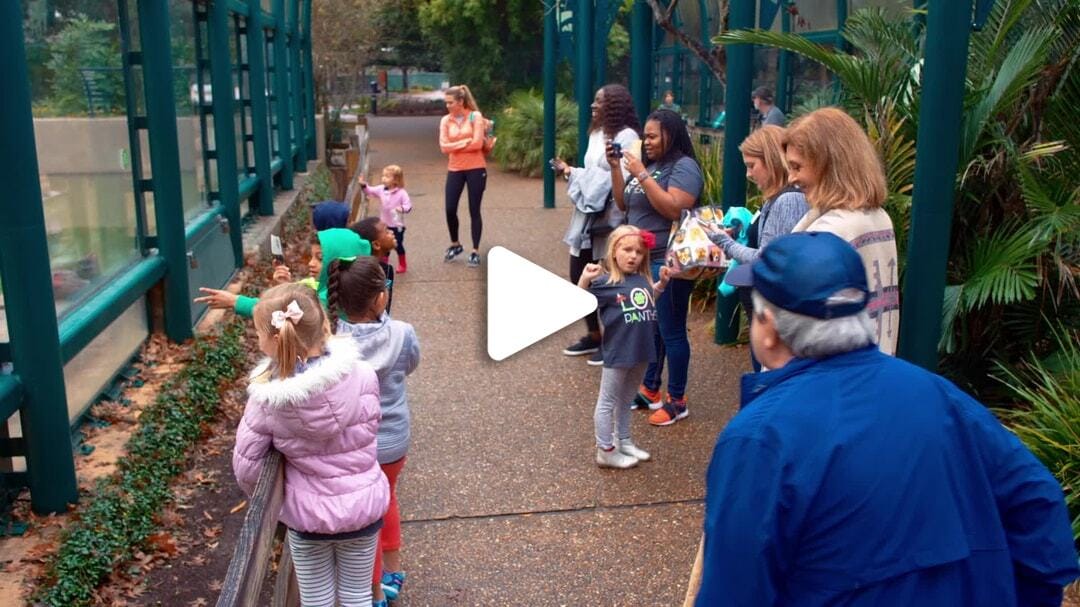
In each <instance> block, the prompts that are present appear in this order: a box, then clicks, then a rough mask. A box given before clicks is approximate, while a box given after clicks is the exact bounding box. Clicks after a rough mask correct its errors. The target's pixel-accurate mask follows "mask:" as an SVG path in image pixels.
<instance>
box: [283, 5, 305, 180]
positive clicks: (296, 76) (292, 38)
mask: <svg viewBox="0 0 1080 607" xmlns="http://www.w3.org/2000/svg"><path fill="white" fill-rule="evenodd" d="M285 2H286V3H287V5H288V7H289V9H288V10H289V23H291V24H292V27H291V28H289V34H290V35H289V62H290V66H291V67H292V69H291V70H289V72H290V73H289V79H290V81H291V84H290V86H289V90H291V91H292V108H291V109H292V121H293V122H292V123H293V127H294V128H293V141H292V143H293V145H294V146H296V164H295V165H294V166H295V169H296V170H297V171H300V172H305V171H307V158H308V157H307V133H305V131H304V101H303V99H304V88H303V87H304V84H303V78H302V77H301V76H300V53H301V49H300V42H301V41H300V3H301V2H303V0H285Z"/></svg>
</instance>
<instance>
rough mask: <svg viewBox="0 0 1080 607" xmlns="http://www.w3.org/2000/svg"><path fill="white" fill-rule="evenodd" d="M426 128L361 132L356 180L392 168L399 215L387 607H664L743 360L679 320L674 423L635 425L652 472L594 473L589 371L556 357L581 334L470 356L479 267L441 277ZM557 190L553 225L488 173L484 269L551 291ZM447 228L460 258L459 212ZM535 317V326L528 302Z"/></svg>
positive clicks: (438, 185) (439, 188)
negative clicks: (400, 456) (396, 415)
mask: <svg viewBox="0 0 1080 607" xmlns="http://www.w3.org/2000/svg"><path fill="white" fill-rule="evenodd" d="M437 128H438V118H374V119H371V122H370V129H371V136H372V139H371V154H372V156H371V170H372V178H375V177H376V176H377V175H378V172H379V171H381V167H382V166H384V165H386V164H390V163H396V164H400V165H402V167H403V168H404V170H405V175H406V181H407V184H408V188H407V189H408V191H409V193H410V195H411V196H412V199H413V202H414V203H415V205H416V206H415V209H414V211H413V212H412V213H411V214H410V215H409V216H408V219H407V224H408V231H407V235H406V245H407V248H408V257H409V262H410V263H409V272H408V273H407V274H405V275H403V276H400V277H399V280H398V283H397V286H396V288H395V293H394V316H395V317H396V318H399V319H401V320H404V321H407V322H410V323H412V324H413V325H414V326H415V327H416V330H417V333H418V334H419V336H420V340H421V347H422V362H421V365H420V368H419V369H418V370H417V372H416V373H415V374H414V375H413V376H411V377H410V378H409V380H408V390H409V400H410V404H411V407H412V413H413V443H412V448H411V450H410V452H409V456H408V463H407V465H406V466H405V470H404V472H403V473H402V477H401V481H400V486H399V497H400V501H401V510H402V517H403V520H404V521H406V522H405V524H404V530H403V534H404V547H403V552H402V558H403V562H404V565H405V569H406V570H407V572H408V576H409V579H408V582H407V583H406V590H405V592H404V593H403V595H402V601H401V607H416V606H420V605H432V606H444V605H529V606H547V605H553V606H558V605H619V606H625V605H676V604H680V602H681V599H682V594H683V589H684V588H685V584H686V579H687V578H688V575H689V569H690V564H691V561H692V558H693V554H694V550H695V549H696V546H697V541H698V538H699V534H700V525H701V514H702V502H701V499H702V496H703V478H704V471H705V467H706V465H707V463H708V458H709V456H710V454H711V451H712V445H713V443H714V441H715V437H716V435H717V433H718V431H719V430H720V429H721V428H722V426H723V424H724V423H725V422H726V421H727V419H728V418H730V416H731V415H732V414H733V413H734V410H735V406H736V405H735V403H736V400H737V393H738V389H737V386H738V375H739V374H741V373H742V372H744V371H745V370H746V367H747V366H748V364H747V361H746V358H747V354H746V349H745V348H720V347H718V346H715V345H713V344H712V340H711V337H710V336H709V335H708V334H707V333H706V331H705V330H704V325H705V323H706V322H708V320H709V319H710V318H711V314H712V310H711V309H710V310H709V311H707V312H704V313H695V314H694V315H693V316H692V318H691V322H690V325H691V344H692V348H693V360H692V363H691V372H690V389H689V391H688V396H689V398H690V411H691V415H690V417H689V418H688V419H687V420H686V421H683V422H680V423H678V424H676V425H675V426H672V427H669V428H653V427H651V426H649V425H648V423H647V422H646V420H645V414H644V413H642V412H635V418H634V437H635V439H636V440H637V441H638V444H640V445H641V446H642V447H644V448H645V449H648V450H649V451H650V452H652V454H653V456H654V458H655V461H654V462H648V463H645V464H643V465H641V466H639V467H638V468H636V469H634V470H629V471H618V472H616V471H609V470H600V469H598V468H597V467H596V466H595V464H594V463H593V457H594V446H593V437H592V436H593V433H592V411H593V405H594V404H595V400H596V393H597V389H598V385H599V377H600V369H598V368H595V367H589V366H587V365H586V364H585V361H584V359H583V358H570V357H566V356H563V355H562V354H561V353H560V351H561V350H562V348H563V347H565V346H566V345H567V344H569V343H571V342H572V341H574V340H576V338H577V337H578V336H579V335H580V334H581V333H582V328H583V326H582V325H581V324H580V323H578V324H575V325H574V326H572V327H570V328H568V329H566V330H564V331H562V332H560V333H558V334H556V335H554V336H552V337H549V338H548V339H546V340H543V341H541V342H540V343H538V344H536V345H534V346H532V347H530V348H528V349H526V350H524V351H523V352H520V353H518V354H516V355H514V356H512V357H510V358H509V359H507V360H505V361H503V362H500V363H495V362H493V361H492V360H491V359H490V358H488V357H487V355H486V350H485V344H486V337H485V333H484V332H485V324H484V319H485V315H486V311H485V308H484V306H485V287H486V284H485V282H486V277H487V272H486V267H485V268H481V269H480V270H474V269H469V268H467V267H466V265H465V263H464V256H462V257H461V258H459V260H458V261H456V262H454V263H451V264H445V263H443V261H442V252H443V250H444V249H445V248H446V246H447V245H448V236H447V233H446V227H445V220H444V214H443V195H442V192H443V183H444V179H445V175H446V162H445V157H443V156H442V155H441V154H439V151H438V147H437V145H436V134H437ZM537 144H538V145H539V142H537ZM559 190H560V191H559V200H558V205H557V206H558V207H559V208H556V209H554V210H549V209H544V208H543V202H542V185H541V181H540V180H539V179H524V178H521V177H518V176H516V175H512V174H508V173H501V172H499V171H498V170H496V169H492V170H490V171H489V177H488V189H487V193H486V195H485V197H484V207H483V210H484V213H483V214H484V239H483V243H482V247H481V252H482V254H483V255H484V258H485V261H486V252H487V250H488V249H489V248H490V247H492V246H495V245H503V246H506V247H508V248H510V249H511V250H513V251H515V252H516V253H518V254H520V255H523V256H525V257H527V258H529V259H530V260H532V261H534V262H535V263H537V264H539V265H541V266H544V267H546V268H548V269H549V270H551V271H553V272H556V273H558V274H560V275H565V273H566V270H567V267H566V266H567V263H568V258H567V250H566V247H565V246H564V245H563V244H562V243H561V238H562V234H563V231H564V229H565V227H566V224H567V221H568V218H569V211H568V208H567V203H566V196H565V187H562V184H560V186H559ZM460 217H461V224H462V225H461V234H462V237H463V240H464V241H467V240H468V234H469V229H468V228H469V218H468V205H467V203H466V202H465V200H464V197H463V200H462V204H461V211H460ZM467 244H468V243H467V242H466V245H467ZM466 250H468V249H467V247H466ZM535 310H536V314H538V315H539V314H544V313H545V308H544V302H543V301H537V302H536V306H535Z"/></svg>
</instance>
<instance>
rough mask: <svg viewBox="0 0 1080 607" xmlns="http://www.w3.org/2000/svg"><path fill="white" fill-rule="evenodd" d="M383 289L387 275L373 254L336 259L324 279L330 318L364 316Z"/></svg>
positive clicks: (335, 328)
mask: <svg viewBox="0 0 1080 607" xmlns="http://www.w3.org/2000/svg"><path fill="white" fill-rule="evenodd" d="M385 290H386V274H385V273H384V272H383V269H382V266H380V265H379V261H378V260H377V259H375V258H374V257H357V258H356V259H355V260H354V261H345V260H343V259H335V260H334V261H332V262H331V263H330V272H329V275H328V278H327V281H326V307H327V309H328V310H329V311H330V317H331V318H333V319H340V318H355V317H358V316H364V315H365V314H367V313H369V312H370V311H371V309H372V307H373V306H374V305H375V300H376V299H377V298H378V297H379V295H381V294H382V292H383V291H385ZM334 330H335V331H336V330H337V326H336V323H335V326H334Z"/></svg>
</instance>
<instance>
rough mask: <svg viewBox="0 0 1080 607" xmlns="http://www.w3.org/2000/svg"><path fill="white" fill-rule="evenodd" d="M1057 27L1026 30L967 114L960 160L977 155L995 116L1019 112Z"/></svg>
mask: <svg viewBox="0 0 1080 607" xmlns="http://www.w3.org/2000/svg"><path fill="white" fill-rule="evenodd" d="M1053 36H1054V30H1053V29H1050V28H1043V29H1037V30H1030V31H1026V32H1024V33H1023V35H1021V37H1020V39H1019V40H1017V42H1016V44H1014V45H1013V46H1012V47H1011V48H1010V49H1009V51H1008V54H1007V55H1006V56H1005V59H1004V60H1002V62H1001V67H1000V68H999V69H998V70H997V73H996V75H995V76H994V78H993V82H992V83H991V84H990V86H989V88H988V89H987V91H986V94H985V95H984V96H982V97H981V98H980V100H979V102H978V103H977V104H975V106H974V107H973V108H971V109H970V110H968V111H967V112H965V114H964V125H963V129H962V131H961V137H960V163H961V165H966V164H968V162H969V161H970V160H971V158H972V156H973V155H974V154H975V151H976V149H977V148H978V146H979V142H980V139H981V138H982V137H983V133H984V131H985V130H986V128H987V124H988V123H989V122H990V120H991V118H993V117H994V116H997V115H999V114H1009V113H1015V112H1016V111H1017V109H1018V108H1016V107H1014V106H1015V105H1016V104H1017V100H1018V99H1019V97H1020V94H1021V93H1022V92H1023V91H1024V90H1025V89H1027V88H1028V87H1029V86H1031V84H1032V83H1033V82H1034V81H1035V80H1036V78H1037V77H1038V75H1039V72H1040V71H1042V69H1043V65H1044V64H1045V62H1046V58H1047V54H1048V52H1049V48H1050V42H1051V41H1052V40H1053Z"/></svg>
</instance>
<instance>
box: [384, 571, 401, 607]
mask: <svg viewBox="0 0 1080 607" xmlns="http://www.w3.org/2000/svg"><path fill="white" fill-rule="evenodd" d="M379 583H380V584H381V585H382V591H383V594H385V595H386V600H388V601H396V600H397V599H398V596H399V595H401V587H402V586H404V585H405V572H404V571H383V572H382V578H381V579H380V580H379Z"/></svg>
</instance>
